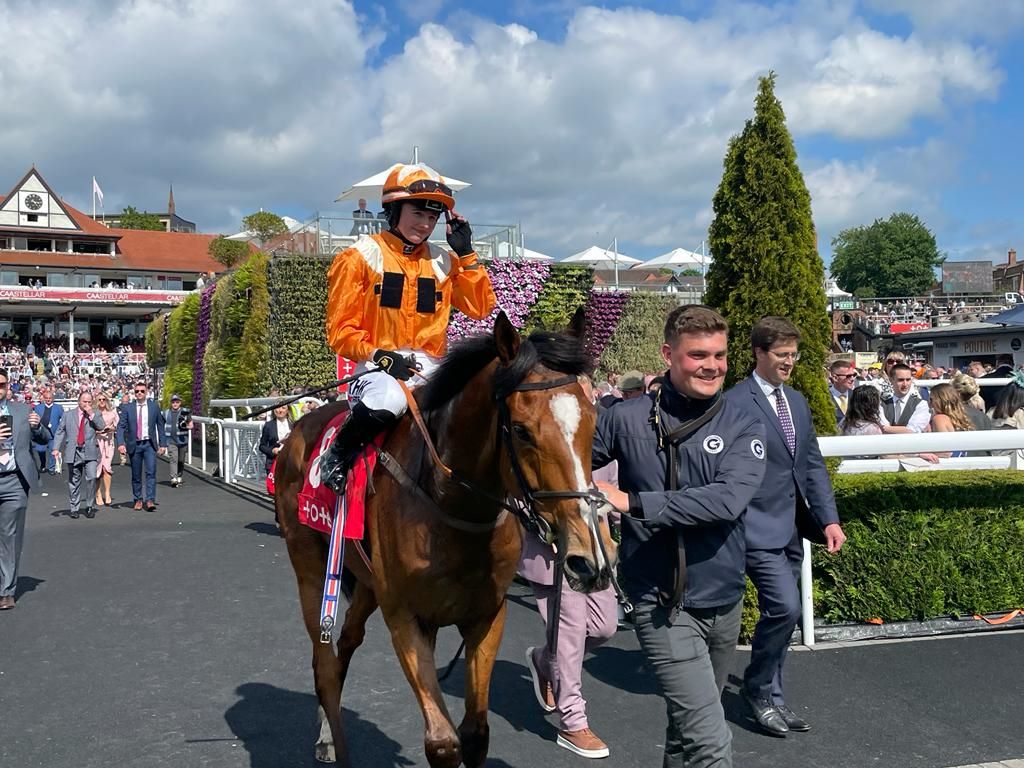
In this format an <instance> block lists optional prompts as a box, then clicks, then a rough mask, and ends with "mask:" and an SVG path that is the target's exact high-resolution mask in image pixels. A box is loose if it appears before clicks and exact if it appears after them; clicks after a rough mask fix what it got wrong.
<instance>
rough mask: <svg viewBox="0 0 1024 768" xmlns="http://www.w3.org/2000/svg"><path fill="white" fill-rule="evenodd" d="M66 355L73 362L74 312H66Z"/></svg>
mask: <svg viewBox="0 0 1024 768" xmlns="http://www.w3.org/2000/svg"><path fill="white" fill-rule="evenodd" d="M68 354H69V355H71V362H72V363H73V362H75V310H71V311H70V312H68Z"/></svg>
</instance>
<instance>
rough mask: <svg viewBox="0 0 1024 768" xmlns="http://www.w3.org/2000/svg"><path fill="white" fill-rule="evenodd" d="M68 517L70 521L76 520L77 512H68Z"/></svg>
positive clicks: (75, 510)
mask: <svg viewBox="0 0 1024 768" xmlns="http://www.w3.org/2000/svg"><path fill="white" fill-rule="evenodd" d="M68 517H70V518H71V519H72V520H77V519H78V510H77V509H71V510H68Z"/></svg>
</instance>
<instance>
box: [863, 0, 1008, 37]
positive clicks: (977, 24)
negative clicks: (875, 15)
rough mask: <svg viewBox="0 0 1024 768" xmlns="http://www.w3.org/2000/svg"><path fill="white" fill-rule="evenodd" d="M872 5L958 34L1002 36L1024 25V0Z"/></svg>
mask: <svg viewBox="0 0 1024 768" xmlns="http://www.w3.org/2000/svg"><path fill="white" fill-rule="evenodd" d="M868 6H869V7H871V8H873V9H874V10H876V11H878V12H880V13H884V14H891V15H897V14H898V15H902V16H906V17H907V18H908V19H910V21H911V22H912V23H913V25H914V27H915V29H917V30H918V31H920V32H922V33H924V34H926V35H929V36H931V35H935V36H940V37H941V36H944V35H947V34H948V33H949V32H951V31H952V32H954V33H955V34H957V35H963V36H970V37H979V38H985V39H992V40H1002V39H1005V38H1006V37H1008V36H1010V35H1012V34H1014V33H1015V32H1017V31H1018V30H1020V29H1021V28H1022V27H1024V0H999V2H976V0H869V2H868Z"/></svg>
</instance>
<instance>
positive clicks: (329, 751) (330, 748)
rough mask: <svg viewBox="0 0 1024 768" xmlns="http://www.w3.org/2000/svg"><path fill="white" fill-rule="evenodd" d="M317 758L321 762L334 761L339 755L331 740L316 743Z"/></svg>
mask: <svg viewBox="0 0 1024 768" xmlns="http://www.w3.org/2000/svg"><path fill="white" fill-rule="evenodd" d="M316 759H317V762H319V763H334V762H336V761H337V756H336V755H335V752H334V745H333V744H331V743H330V742H325V741H318V742H317V743H316Z"/></svg>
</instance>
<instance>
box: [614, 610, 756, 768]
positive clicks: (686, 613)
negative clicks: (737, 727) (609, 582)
mask: <svg viewBox="0 0 1024 768" xmlns="http://www.w3.org/2000/svg"><path fill="white" fill-rule="evenodd" d="M742 614H743V601H742V600H740V601H737V602H736V603H734V604H732V605H727V606H722V607H720V608H684V609H683V610H681V611H679V614H678V615H677V616H676V620H675V623H674V624H669V623H668V610H667V609H666V608H662V607H660V606H657V605H655V604H654V603H650V602H641V603H639V604H638V605H637V606H636V613H635V624H634V626H635V628H636V636H637V639H639V641H640V648H641V649H642V650H643V652H644V656H645V657H646V659H647V661H648V663H650V665H651V666H652V667H653V668H654V676H655V678H656V679H657V681H658V686H659V687H660V688H661V693H662V695H663V696H664V697H665V706H666V709H667V711H668V728H667V729H666V732H665V757H664V759H663V762H662V766H663V768H684V766H685V768H730V767H731V766H732V732H731V731H730V730H729V726H728V725H727V724H726V722H725V711H724V710H723V709H722V689H723V688H724V687H725V683H726V680H727V679H728V676H729V671H730V668H731V667H732V658H733V654H734V653H735V651H736V641H737V639H738V638H739V634H740V619H741V617H742Z"/></svg>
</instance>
